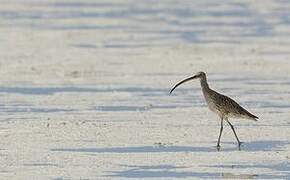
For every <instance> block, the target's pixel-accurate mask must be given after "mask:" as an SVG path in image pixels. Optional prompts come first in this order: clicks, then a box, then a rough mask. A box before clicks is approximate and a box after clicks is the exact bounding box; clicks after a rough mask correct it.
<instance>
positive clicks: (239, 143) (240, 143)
mask: <svg viewBox="0 0 290 180" xmlns="http://www.w3.org/2000/svg"><path fill="white" fill-rule="evenodd" d="M242 144H244V142H241V141H239V142H238V145H239V151H240V150H241V145H242Z"/></svg>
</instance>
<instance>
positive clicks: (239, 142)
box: [226, 120, 242, 149]
mask: <svg viewBox="0 0 290 180" xmlns="http://www.w3.org/2000/svg"><path fill="white" fill-rule="evenodd" d="M226 121H227V122H228V123H229V125H230V127H231V128H232V130H233V132H234V134H235V136H236V139H237V141H238V144H239V149H240V146H241V144H242V142H241V141H240V140H239V138H238V136H237V133H236V131H235V128H234V126H233V125H232V124H231V123H230V121H228V120H226Z"/></svg>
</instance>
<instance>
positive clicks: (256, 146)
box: [51, 141, 290, 153]
mask: <svg viewBox="0 0 290 180" xmlns="http://www.w3.org/2000/svg"><path fill="white" fill-rule="evenodd" d="M229 144H232V143H227V142H225V143H223V144H222V147H221V149H220V151H225V152H228V151H239V150H241V151H249V152H257V151H273V150H276V151H281V150H283V149H284V148H285V147H286V146H287V145H289V144H290V142H289V141H252V142H246V143H244V144H242V146H241V148H240V149H239V148H238V147H237V146H236V145H234V144H233V145H231V146H230V145H229ZM229 146H230V147H229ZM51 151H54V152H78V153H171V152H173V153H178V152H189V153H190V152H216V151H217V149H216V147H215V146H208V147H202V146H198V147H194V146H174V145H172V146H133V147H132V146H131V147H105V148H95V147H93V148H55V149H51Z"/></svg>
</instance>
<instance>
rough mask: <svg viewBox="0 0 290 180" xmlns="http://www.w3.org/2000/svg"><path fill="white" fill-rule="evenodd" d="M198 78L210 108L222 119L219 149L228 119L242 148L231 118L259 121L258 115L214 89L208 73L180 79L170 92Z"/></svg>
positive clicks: (218, 142) (218, 148)
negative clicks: (209, 81)
mask: <svg viewBox="0 0 290 180" xmlns="http://www.w3.org/2000/svg"><path fill="white" fill-rule="evenodd" d="M197 78H199V79H200V84H201V88H202V92H203V95H204V98H205V101H206V103H207V106H208V108H209V109H210V110H211V111H213V112H215V113H216V114H217V115H218V116H219V118H220V120H221V128H220V133H219V136H218V141H217V150H220V140H221V136H222V132H223V123H224V121H226V122H227V123H228V124H229V125H230V127H231V129H232V130H233V132H234V135H235V137H236V140H237V141H238V147H239V149H240V146H241V144H242V142H241V141H240V140H239V138H238V135H237V133H236V131H235V128H234V126H233V125H232V123H231V122H230V121H229V118H242V119H250V120H254V121H257V119H258V117H257V116H255V115H253V114H251V113H250V112H249V111H247V110H246V109H244V108H243V107H242V106H240V105H239V104H238V103H237V102H236V101H234V100H233V99H231V98H229V97H227V96H225V95H222V94H220V93H218V92H216V91H214V90H212V89H211V88H210V87H209V85H208V83H207V79H206V74H205V73H204V72H199V73H197V74H196V75H194V76H192V77H189V78H186V79H184V80H182V81H180V82H179V83H177V84H176V85H175V86H174V87H173V88H172V89H171V91H170V94H171V93H172V92H173V91H174V89H175V88H177V87H178V86H179V85H181V84H183V83H185V82H187V81H190V80H193V79H197Z"/></svg>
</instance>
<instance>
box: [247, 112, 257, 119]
mask: <svg viewBox="0 0 290 180" xmlns="http://www.w3.org/2000/svg"><path fill="white" fill-rule="evenodd" d="M247 116H248V118H249V119H251V120H254V121H258V119H259V117H257V116H255V115H253V114H251V113H249V112H247Z"/></svg>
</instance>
